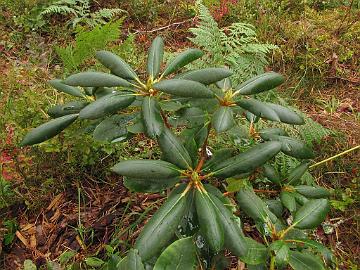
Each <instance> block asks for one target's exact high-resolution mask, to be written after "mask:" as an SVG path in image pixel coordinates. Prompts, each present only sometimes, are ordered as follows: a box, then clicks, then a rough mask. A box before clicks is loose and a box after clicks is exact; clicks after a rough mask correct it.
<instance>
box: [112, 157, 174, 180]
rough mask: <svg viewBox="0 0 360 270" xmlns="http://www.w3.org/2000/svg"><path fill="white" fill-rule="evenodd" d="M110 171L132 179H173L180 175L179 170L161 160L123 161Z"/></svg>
mask: <svg viewBox="0 0 360 270" xmlns="http://www.w3.org/2000/svg"><path fill="white" fill-rule="evenodd" d="M111 170H112V171H113V172H115V173H117V174H120V175H123V176H128V177H132V178H152V179H156V178H166V179H168V178H173V177H176V176H179V175H180V169H179V168H178V167H176V166H175V165H173V164H171V163H169V162H166V161H162V160H146V159H145V160H141V159H138V160H124V161H121V162H119V163H117V164H116V165H115V166H114V167H112V168H111Z"/></svg>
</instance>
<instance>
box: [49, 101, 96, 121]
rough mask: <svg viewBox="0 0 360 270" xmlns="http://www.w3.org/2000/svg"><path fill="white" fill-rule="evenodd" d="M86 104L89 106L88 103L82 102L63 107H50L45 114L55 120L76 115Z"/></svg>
mask: <svg viewBox="0 0 360 270" xmlns="http://www.w3.org/2000/svg"><path fill="white" fill-rule="evenodd" d="M88 104H89V103H88V102H84V101H71V102H69V103H66V104H64V105H55V106H52V107H50V108H49V110H48V111H47V113H48V115H50V116H51V117H52V118H57V117H60V116H64V115H68V114H76V113H79V112H80V110H81V109H83V108H84V107H85V106H86V105H88Z"/></svg>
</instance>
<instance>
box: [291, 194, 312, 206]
mask: <svg viewBox="0 0 360 270" xmlns="http://www.w3.org/2000/svg"><path fill="white" fill-rule="evenodd" d="M292 194H293V196H294V198H295V200H296V202H297V203H298V204H300V205H304V204H305V203H307V202H308V201H309V200H308V199H307V198H306V197H305V196H303V195H301V194H300V193H297V192H293V193H292Z"/></svg>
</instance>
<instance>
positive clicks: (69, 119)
mask: <svg viewBox="0 0 360 270" xmlns="http://www.w3.org/2000/svg"><path fill="white" fill-rule="evenodd" d="M78 116H79V115H78V114H70V115H65V116H62V117H58V118H55V119H53V120H50V121H49V122H47V123H45V124H42V125H40V126H38V127H37V128H34V129H33V130H31V131H30V132H29V133H27V134H26V135H25V137H24V139H23V140H22V142H21V146H25V145H33V144H38V143H41V142H44V141H46V140H48V139H50V138H52V137H54V136H56V135H57V134H59V133H60V132H61V131H63V130H64V129H65V128H67V127H68V126H70V125H71V124H72V123H73V122H74V121H75V120H76V119H77V118H78Z"/></svg>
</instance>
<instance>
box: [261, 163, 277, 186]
mask: <svg viewBox="0 0 360 270" xmlns="http://www.w3.org/2000/svg"><path fill="white" fill-rule="evenodd" d="M263 169H264V176H265V177H266V178H267V179H269V180H270V181H271V182H273V183H274V184H277V185H280V176H279V174H278V172H277V171H276V170H275V168H274V167H273V166H271V165H269V164H265V165H264V166H263Z"/></svg>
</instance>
